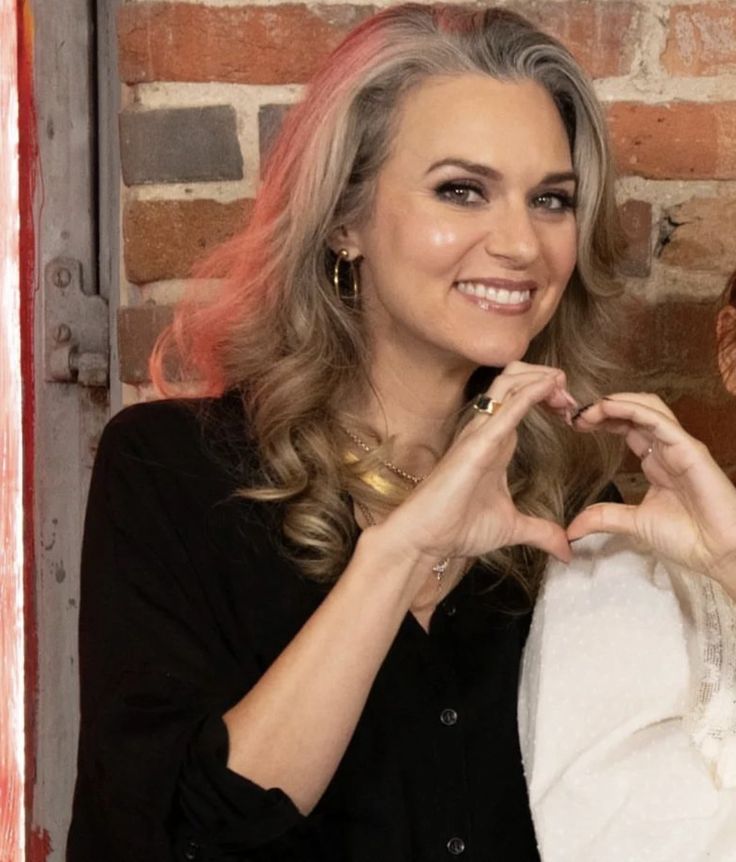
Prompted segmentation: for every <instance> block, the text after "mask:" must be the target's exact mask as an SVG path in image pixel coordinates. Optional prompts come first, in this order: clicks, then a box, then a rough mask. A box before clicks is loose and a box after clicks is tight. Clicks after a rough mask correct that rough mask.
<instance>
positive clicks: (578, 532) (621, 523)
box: [567, 503, 637, 542]
mask: <svg viewBox="0 0 736 862" xmlns="http://www.w3.org/2000/svg"><path fill="white" fill-rule="evenodd" d="M636 509H637V507H636V506H626V505H624V504H623V503H594V504H593V505H592V506H588V508H587V509H583V511H582V512H581V513H580V514H579V515H578V516H577V517H575V518H573V520H572V522H571V523H570V526H569V527H568V528H567V538H568V539H569V540H570V541H571V542H573V541H574V540H575V539H582V538H583V536H587V535H589V534H590V533H619V534H623V535H627V536H633V535H635V534H636V517H635V515H636Z"/></svg>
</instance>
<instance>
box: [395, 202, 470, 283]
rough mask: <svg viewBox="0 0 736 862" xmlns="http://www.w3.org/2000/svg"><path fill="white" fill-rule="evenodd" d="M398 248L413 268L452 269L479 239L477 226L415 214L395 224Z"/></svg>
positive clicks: (424, 270)
mask: <svg viewBox="0 0 736 862" xmlns="http://www.w3.org/2000/svg"><path fill="white" fill-rule="evenodd" d="M395 236H396V238H397V240H398V241H399V242H400V244H401V247H400V249H397V251H399V253H400V254H401V256H402V258H403V260H404V261H405V262H406V263H408V264H409V266H411V267H412V268H415V269H417V270H419V271H421V272H424V273H426V274H428V275H429V274H431V273H433V272H436V273H437V274H438V275H443V274H444V271H445V270H446V269H447V270H451V269H453V268H454V267H455V266H456V265H457V262H458V261H459V260H460V259H462V257H463V255H464V254H465V253H466V252H467V251H468V250H469V249H471V248H473V246H474V245H475V243H476V242H477V229H476V230H469V229H468V226H467V225H463V224H462V223H460V224H458V223H457V220H451V219H438V218H437V217H436V216H435V217H431V216H428V215H415V216H414V217H409V218H406V219H405V220H404V221H403V222H402V223H401V224H397V225H396V234H395Z"/></svg>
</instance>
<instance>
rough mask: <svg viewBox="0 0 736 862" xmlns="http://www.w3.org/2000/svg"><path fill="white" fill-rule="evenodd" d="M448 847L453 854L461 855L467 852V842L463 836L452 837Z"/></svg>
mask: <svg viewBox="0 0 736 862" xmlns="http://www.w3.org/2000/svg"><path fill="white" fill-rule="evenodd" d="M447 849H448V850H449V851H450V853H452V855H453V856H459V855H460V854H461V853H464V852H465V842H464V841H463V839H462V838H450V840H449V841H448V842H447Z"/></svg>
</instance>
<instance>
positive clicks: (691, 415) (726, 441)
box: [617, 386, 736, 502]
mask: <svg viewBox="0 0 736 862" xmlns="http://www.w3.org/2000/svg"><path fill="white" fill-rule="evenodd" d="M665 400H667V402H668V404H669V407H670V409H671V410H672V412H673V413H674V414H675V416H676V417H677V419H678V421H679V422H680V424H681V425H682V427H683V428H684V429H685V430H686V431H687V432H688V434H692V436H693V437H695V438H696V439H697V440H700V441H702V442H703V443H705V445H706V446H707V447H708V448H709V449H710V451H711V452H712V454H713V457H714V458H715V459H716V461H718V463H719V464H720V465H721V466H722V467H724V468H726V470H727V472H729V473H731V472H732V471H733V470H734V469H736V433H734V432H736V398H734V397H732V396H730V395H729V394H728V393H727V392H726V391H725V390H724V389H723V388H722V387H718V386H716V387H714V390H713V391H712V393H708V394H707V395H706V396H698V395H683V396H679V397H675V398H674V400H673V399H672V398H667V399H665ZM640 464H641V462H640V460H639V458H638V457H637V456H636V455H635V454H634V453H633V452H631V451H627V453H626V456H625V458H624V462H623V464H622V465H621V472H620V474H619V477H617V478H620V479H622V480H623V481H622V484H621V485H620V486H619V487H621V488H622V493H623V485H624V484H625V483H627V482H631V484H632V486H634V487H632V488H631V490H630V491H629V493H627V494H624V496H626V497H627V502H628V497H629V496H635V495H636V494H637V487H641V481H640V480H643V481H644V483H645V484H644V487H646V480H645V479H644V477H643V475H642V474H641V470H640Z"/></svg>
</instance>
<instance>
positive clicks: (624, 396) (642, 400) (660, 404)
mask: <svg viewBox="0 0 736 862" xmlns="http://www.w3.org/2000/svg"><path fill="white" fill-rule="evenodd" d="M605 400H607V401H630V402H631V403H633V404H641V405H642V407H651V408H652V409H653V410H657V411H659V412H660V413H664V415H665V416H669V417H670V419H674V420H675V421H677V417H676V416H675V414H674V413H673V412H672V410H671V409H670V407H669V405H667V404H665V402H664V401H663V400H662V399H661V398H660V397H659V395H655V394H654V393H653V392H613V393H611V394H610V395H606V396H605Z"/></svg>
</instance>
